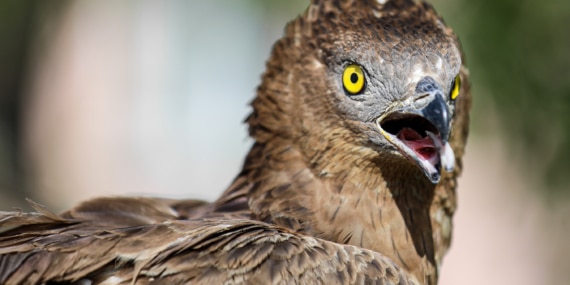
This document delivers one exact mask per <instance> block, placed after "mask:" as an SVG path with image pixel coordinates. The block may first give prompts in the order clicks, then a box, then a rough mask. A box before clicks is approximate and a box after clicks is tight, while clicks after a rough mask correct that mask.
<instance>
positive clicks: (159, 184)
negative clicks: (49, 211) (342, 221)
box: [24, 0, 570, 285]
mask: <svg viewBox="0 0 570 285" xmlns="http://www.w3.org/2000/svg"><path fill="white" fill-rule="evenodd" d="M304 6H305V3H301V4H300V5H297V6H295V7H294V8H291V10H283V9H280V10H279V11H271V13H270V14H268V11H266V10H263V9H260V8H256V7H257V6H255V5H253V4H252V5H250V6H247V5H246V6H244V5H239V4H237V2H234V1H230V0H226V1H200V4H196V3H192V4H187V3H186V2H173V1H164V2H159V1H140V2H134V1H128V2H103V1H75V2H71V4H70V5H69V6H68V7H67V8H66V10H65V12H64V13H62V14H61V16H60V17H58V18H57V19H51V20H50V21H46V22H44V23H42V25H44V27H42V28H43V29H41V33H40V34H39V35H38V37H37V38H38V48H36V50H35V51H34V57H35V59H36V60H35V61H34V62H33V68H32V70H33V71H32V73H31V74H30V87H29V88H30V89H29V93H30V94H29V95H30V96H29V98H30V100H29V101H28V102H27V105H26V108H25V120H26V131H25V135H24V137H25V150H26V154H27V158H28V161H29V169H30V171H31V173H32V174H33V176H34V177H35V180H34V188H35V189H38V193H37V198H36V199H37V200H39V201H38V202H41V203H44V204H47V205H49V206H50V207H51V208H55V209H59V210H63V209H65V208H68V207H70V206H71V205H73V204H75V203H77V202H79V201H81V200H85V199H88V198H90V197H95V196H102V195H152V196H166V197H175V198H176V197H178V198H182V197H194V198H199V199H206V200H213V199H214V198H215V197H217V196H218V195H219V194H220V193H221V192H222V191H223V190H224V188H225V187H226V186H227V185H228V184H229V183H230V182H231V180H232V179H233V177H234V175H236V174H237V171H238V170H239V168H240V165H241V163H242V159H243V157H244V155H245V153H246V152H247V150H248V147H249V145H250V143H251V142H250V141H249V140H248V139H247V134H246V128H245V126H244V125H243V124H242V121H243V119H244V118H245V117H246V116H247V114H248V112H249V108H248V107H247V103H248V102H249V100H250V99H251V98H252V97H253V95H254V92H255V88H256V85H257V84H258V83H259V78H260V74H261V72H262V71H263V64H264V61H265V59H266V58H267V56H268V54H269V50H270V46H271V44H272V42H273V41H274V40H275V39H277V38H278V37H279V35H280V34H281V31H282V29H283V26H284V24H285V23H286V21H287V20H289V19H292V18H293V17H294V15H296V14H297V13H298V12H300V11H303V9H304ZM214 16H215V17H214ZM217 19H223V21H218V20H217ZM474 96H475V100H477V94H474ZM474 119H475V120H476V119H477V117H475V118H474ZM464 165H465V172H464V174H463V177H462V178H461V180H460V184H459V185H460V187H459V191H458V197H459V208H458V212H457V215H456V216H455V218H454V238H453V246H452V248H451V250H450V252H449V254H448V256H447V258H446V259H445V260H444V264H443V267H442V271H441V282H440V284H445V285H453V284H463V285H468V284H519V285H524V284H529V285H530V284H555V282H561V280H558V279H555V277H556V276H562V274H560V273H553V272H561V271H563V270H565V269H566V270H567V269H568V266H569V265H568V263H565V262H567V261H565V260H564V259H563V257H562V256H567V255H568V254H570V250H569V248H570V246H569V242H568V240H567V239H566V238H564V236H565V234H567V232H564V230H562V229H561V228H559V227H557V225H559V224H561V223H565V222H566V221H562V220H563V218H564V217H567V216H568V210H567V209H564V208H562V207H559V206H556V205H554V206H552V207H555V209H557V210H554V211H552V210H551V209H549V206H548V205H546V202H544V201H543V200H542V199H541V198H540V197H537V195H536V194H535V193H536V192H533V191H530V189H531V187H533V186H530V185H531V183H528V182H527V181H526V180H525V177H524V174H522V173H520V171H518V169H519V168H517V167H516V165H514V163H513V162H512V161H510V158H509V157H507V155H505V145H504V144H503V143H502V142H501V140H500V139H499V138H497V137H495V136H492V135H487V136H484V137H475V136H472V137H471V140H470V142H469V145H468V149H467V156H466V158H465V163H464ZM565 211H566V212H565ZM554 249H556V250H554ZM562 282H564V281H562ZM556 284H560V283H556Z"/></svg>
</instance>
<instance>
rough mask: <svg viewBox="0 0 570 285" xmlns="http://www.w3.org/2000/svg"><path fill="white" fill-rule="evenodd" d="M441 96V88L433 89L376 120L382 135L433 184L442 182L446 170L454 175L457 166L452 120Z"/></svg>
mask: <svg viewBox="0 0 570 285" xmlns="http://www.w3.org/2000/svg"><path fill="white" fill-rule="evenodd" d="M441 94H442V92H441V90H439V89H436V90H432V91H431V92H429V93H428V94H425V95H423V96H420V98H418V99H416V100H415V101H414V102H408V103H403V104H402V105H400V106H399V107H398V108H397V109H396V110H393V111H391V112H389V113H387V114H384V115H382V116H381V117H380V118H378V119H377V120H376V124H377V127H378V128H379V129H380V132H381V133H382V135H384V137H386V139H387V140H388V141H389V142H391V143H392V144H394V146H396V147H397V148H398V150H399V151H400V152H401V153H402V154H403V155H404V156H405V157H407V158H408V159H410V160H411V161H412V162H413V163H415V164H417V166H418V167H419V168H420V169H421V170H422V171H423V172H424V174H425V175H426V177H427V178H428V179H429V180H430V181H431V182H432V183H433V184H437V183H438V182H439V179H440V177H441V169H442V168H443V169H444V170H445V171H447V172H451V171H453V169H454V167H455V155H454V153H453V150H452V149H451V146H450V145H449V142H448V140H449V133H450V128H451V120H452V117H451V114H450V112H449V107H448V106H447V103H446V102H445V99H443V96H442V95H441ZM418 105H419V106H418Z"/></svg>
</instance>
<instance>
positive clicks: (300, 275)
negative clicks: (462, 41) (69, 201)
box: [0, 0, 470, 284]
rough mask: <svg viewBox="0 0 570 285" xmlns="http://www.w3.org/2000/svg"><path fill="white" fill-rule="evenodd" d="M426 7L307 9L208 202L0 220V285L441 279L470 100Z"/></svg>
mask: <svg viewBox="0 0 570 285" xmlns="http://www.w3.org/2000/svg"><path fill="white" fill-rule="evenodd" d="M467 79H468V78H467V71H466V69H465V68H464V65H463V60H462V52H461V49H460V45H459V43H458V39H457V37H456V36H455V35H454V33H453V32H452V30H451V29H450V28H449V27H447V26H446V25H445V23H444V22H443V20H442V19H441V17H439V16H438V15H437V13H436V12H435V11H434V9H433V8H432V7H431V6H430V5H429V4H427V3H425V2H419V3H416V2H414V1H412V0H389V1H372V0H313V1H311V3H310V5H309V7H308V8H307V10H306V11H305V12H304V13H303V14H302V15H300V16H299V17H298V18H296V19H295V20H293V21H292V22H290V23H289V24H288V25H287V27H286V29H285V32H284V35H283V37H282V38H281V39H280V40H278V41H277V43H275V45H274V47H273V51H272V53H271V56H270V58H269V60H268V61H267V65H266V71H265V73H264V75H263V77H262V83H261V85H260V86H259V88H258V89H257V96H256V97H255V99H254V100H253V101H252V103H251V105H252V108H253V111H252V113H251V114H250V115H249V117H248V118H247V119H246V122H247V124H248V125H249V134H250V136H251V137H252V138H253V140H254V144H253V146H252V148H251V150H250V151H249V153H248V154H247V157H246V158H245V162H244V164H243V168H242V170H241V172H240V173H239V174H238V175H237V177H236V178H235V180H234V182H233V183H232V184H231V185H230V187H229V188H228V189H227V190H226V191H225V192H224V193H223V195H222V196H221V197H220V198H219V199H218V200H216V201H215V202H213V203H207V202H203V201H196V200H169V199H159V198H135V197H130V198H129V197H117V198H99V199H94V200H90V201H86V202H84V203H81V204H80V205H78V206H76V207H75V208H73V209H71V210H69V211H66V212H64V213H61V214H54V213H52V212H50V211H49V210H48V209H46V208H45V207H43V206H41V205H39V204H36V203H34V202H31V203H32V205H33V207H34V208H35V209H36V210H37V212H32V213H22V212H2V213H0V225H1V226H3V227H5V228H8V229H6V230H5V231H4V232H3V233H1V234H0V283H1V284H436V283H437V278H438V272H439V269H440V266H441V263H442V258H443V256H444V255H445V252H446V251H447V249H448V247H449V244H450V239H451V228H452V222H451V218H452V215H453V213H454V211H455V208H456V199H455V189H456V186H457V177H458V175H459V174H460V172H461V169H462V163H461V157H462V156H463V152H464V147H465V143H466V139H467V133H468V120H469V109H470V95H469V90H468V86H469V84H468V82H467Z"/></svg>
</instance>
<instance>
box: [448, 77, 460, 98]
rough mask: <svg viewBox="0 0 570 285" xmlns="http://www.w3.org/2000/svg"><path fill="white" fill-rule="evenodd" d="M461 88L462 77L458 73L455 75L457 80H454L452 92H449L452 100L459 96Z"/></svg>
mask: <svg viewBox="0 0 570 285" xmlns="http://www.w3.org/2000/svg"><path fill="white" fill-rule="evenodd" d="M460 89H461V77H459V75H457V76H455V80H453V87H452V88H451V94H449V97H450V98H451V100H455V98H457V96H459V90H460Z"/></svg>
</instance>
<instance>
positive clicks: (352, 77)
mask: <svg viewBox="0 0 570 285" xmlns="http://www.w3.org/2000/svg"><path fill="white" fill-rule="evenodd" d="M357 81H358V74H356V73H353V74H351V75H350V82H352V84H356V82H357Z"/></svg>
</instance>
